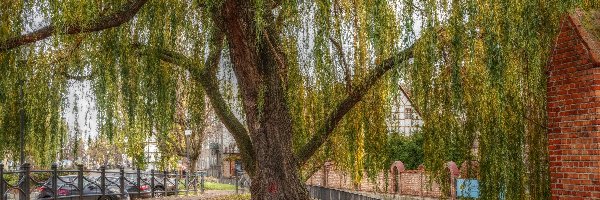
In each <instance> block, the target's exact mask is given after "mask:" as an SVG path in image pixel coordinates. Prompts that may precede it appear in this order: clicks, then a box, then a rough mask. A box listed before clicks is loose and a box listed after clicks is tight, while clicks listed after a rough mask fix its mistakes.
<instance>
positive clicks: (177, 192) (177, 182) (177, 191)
mask: <svg viewBox="0 0 600 200" xmlns="http://www.w3.org/2000/svg"><path fill="white" fill-rule="evenodd" d="M175 195H176V196H179V175H177V170H175Z"/></svg>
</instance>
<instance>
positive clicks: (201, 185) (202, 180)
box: [200, 173, 204, 194]
mask: <svg viewBox="0 0 600 200" xmlns="http://www.w3.org/2000/svg"><path fill="white" fill-rule="evenodd" d="M200 192H201V193H202V194H204V173H200Z"/></svg>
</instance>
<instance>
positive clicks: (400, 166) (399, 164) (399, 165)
mask: <svg viewBox="0 0 600 200" xmlns="http://www.w3.org/2000/svg"><path fill="white" fill-rule="evenodd" d="M394 167H395V168H397V169H398V173H400V172H403V171H404V170H405V168H404V163H402V161H395V162H394V163H392V166H390V172H392V173H394Z"/></svg>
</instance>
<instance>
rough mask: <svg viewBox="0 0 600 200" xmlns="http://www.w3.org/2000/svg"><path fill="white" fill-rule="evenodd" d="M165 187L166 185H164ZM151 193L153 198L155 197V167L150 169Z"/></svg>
mask: <svg viewBox="0 0 600 200" xmlns="http://www.w3.org/2000/svg"><path fill="white" fill-rule="evenodd" d="M163 187H165V186H164V185H163ZM150 194H151V195H152V198H154V169H151V170H150ZM165 196H166V195H165Z"/></svg>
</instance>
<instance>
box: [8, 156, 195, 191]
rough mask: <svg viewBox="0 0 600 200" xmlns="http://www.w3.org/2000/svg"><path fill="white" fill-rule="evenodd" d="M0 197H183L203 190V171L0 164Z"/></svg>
mask: <svg viewBox="0 0 600 200" xmlns="http://www.w3.org/2000/svg"><path fill="white" fill-rule="evenodd" d="M0 191H1V192H2V193H1V195H0V200H12V199H19V200H23V199H24V200H30V199H55V200H56V199H67V198H68V199H79V200H84V199H86V200H87V199H93V200H117V199H127V198H128V197H132V198H140V197H157V196H163V195H164V196H166V195H181V194H185V195H186V196H187V195H189V193H191V192H193V193H195V194H197V193H198V192H201V193H203V192H204V173H199V174H197V173H192V174H190V173H186V172H185V171H184V172H183V173H178V172H177V171H174V172H167V171H162V172H158V171H154V170H151V171H150V172H149V173H147V172H141V171H140V170H139V169H137V170H135V171H127V172H126V171H125V169H123V168H119V169H118V170H107V169H106V168H105V167H100V169H98V170H84V169H83V165H78V166H77V169H76V170H59V169H58V167H57V165H56V164H53V165H52V167H51V169H50V170H31V166H30V165H29V164H28V163H25V164H23V165H22V166H21V167H20V169H19V170H16V171H5V170H4V165H2V164H0Z"/></svg>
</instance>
